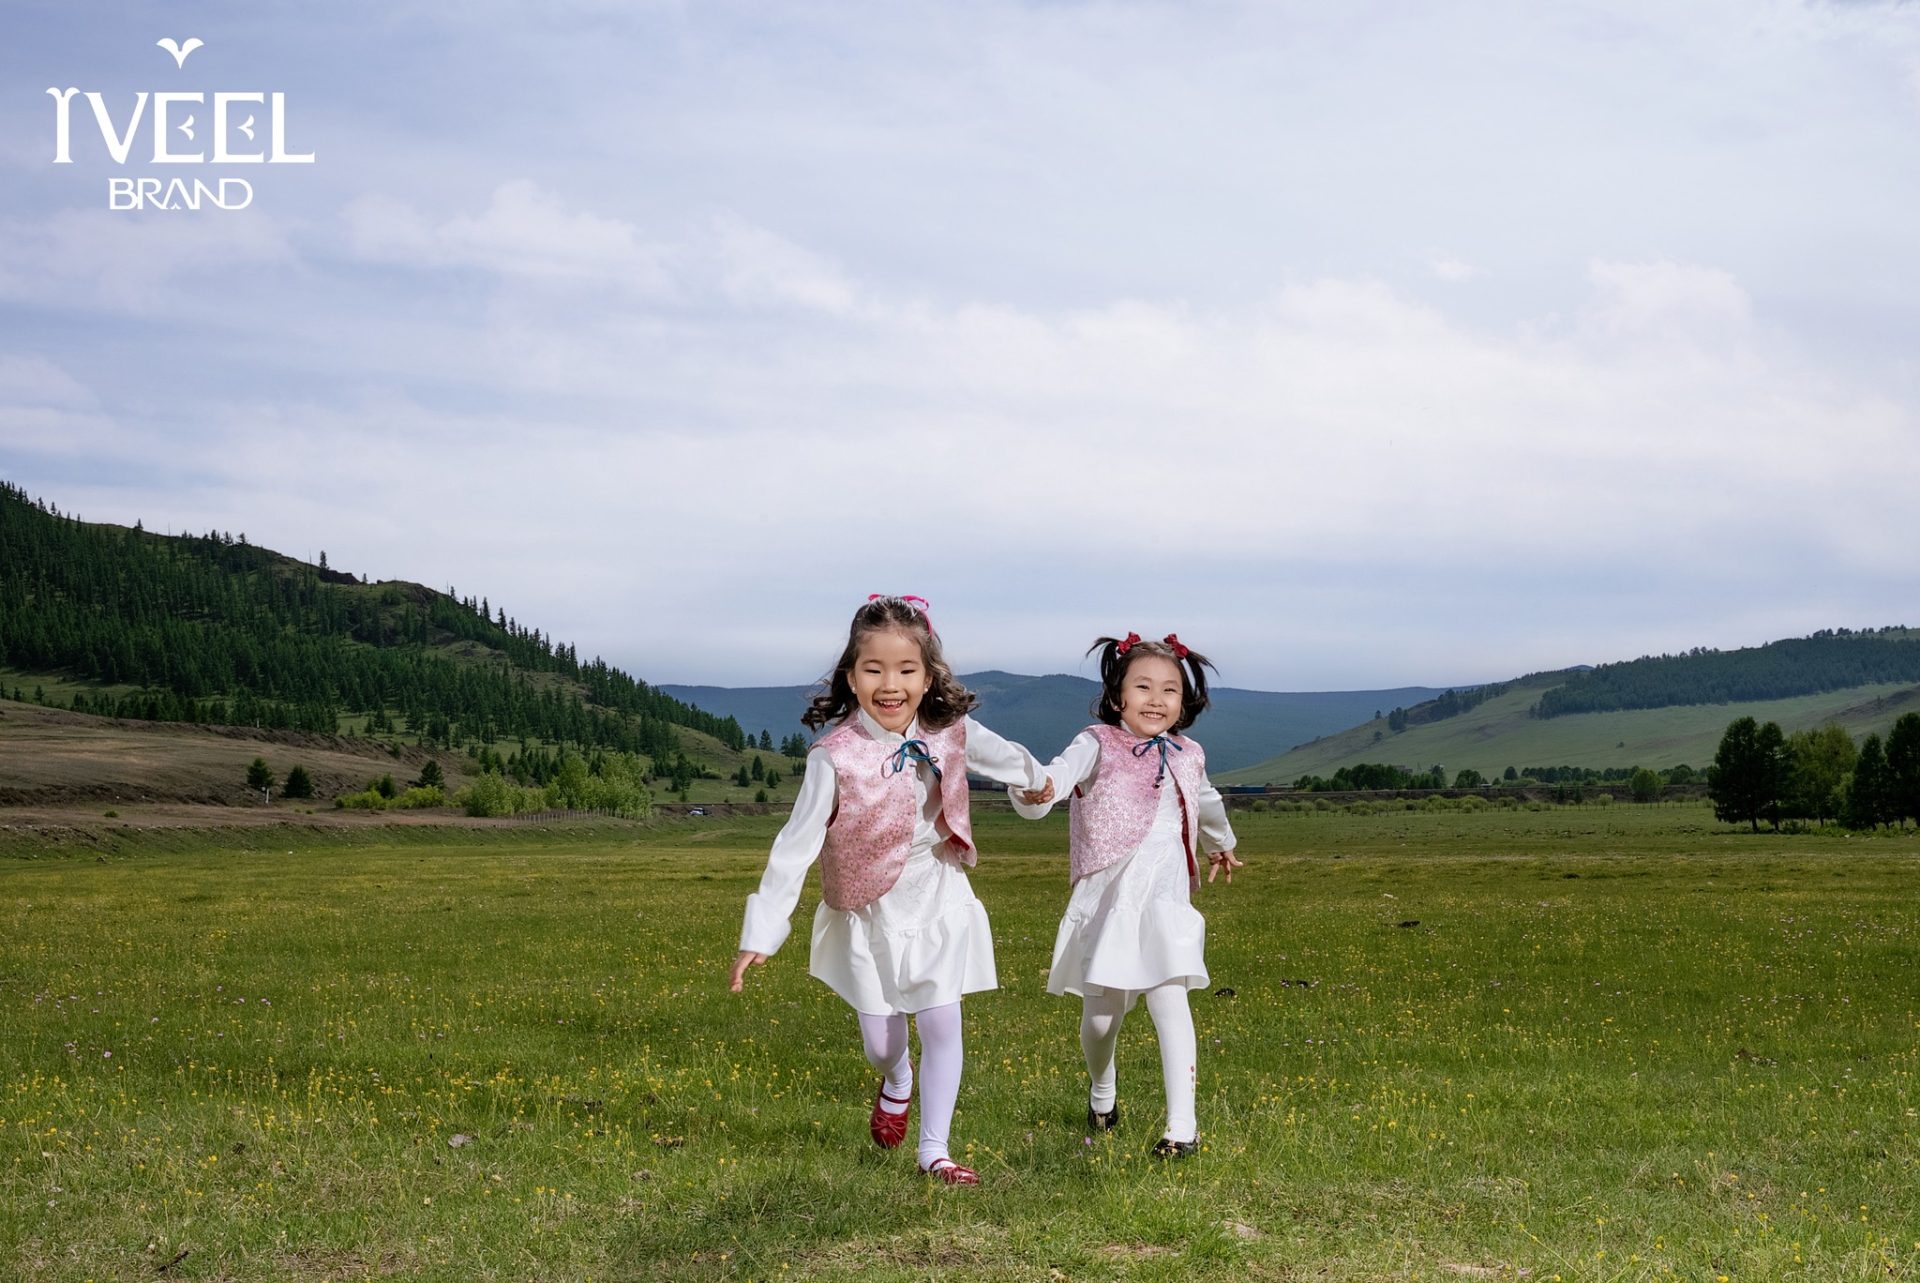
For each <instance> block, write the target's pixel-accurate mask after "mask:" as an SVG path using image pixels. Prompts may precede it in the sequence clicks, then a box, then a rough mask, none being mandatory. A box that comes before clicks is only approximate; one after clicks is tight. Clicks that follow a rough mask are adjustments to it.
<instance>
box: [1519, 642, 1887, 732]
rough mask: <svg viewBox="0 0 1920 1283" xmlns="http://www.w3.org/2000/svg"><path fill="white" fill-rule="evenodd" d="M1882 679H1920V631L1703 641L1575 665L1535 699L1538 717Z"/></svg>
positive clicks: (1805, 691) (1777, 695)
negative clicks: (1734, 646) (1725, 647)
mask: <svg viewBox="0 0 1920 1283" xmlns="http://www.w3.org/2000/svg"><path fill="white" fill-rule="evenodd" d="M1883 682H1920V633H1916V632H1915V631H1914V630H1913V629H1910V628H1879V629H1867V630H1863V631H1855V630H1853V629H1848V628H1839V629H1825V630H1822V631H1821V632H1817V633H1814V634H1813V635H1811V636H1809V637H1795V638H1788V639H1787V640H1784V641H1776V642H1769V643H1768V644H1766V645H1765V646H1755V647H1750V648H1746V649H1742V650H1729V651H1720V650H1711V649H1707V648H1705V647H1696V648H1694V649H1693V650H1690V651H1688V652H1686V653H1685V654H1683V655H1659V656H1642V657H1641V658H1639V659H1635V660H1628V661H1626V662H1623V663H1618V664H1602V665H1600V666H1599V667H1598V668H1593V669H1589V670H1587V671H1586V672H1581V673H1575V674H1573V675H1572V676H1570V677H1568V678H1567V680H1566V681H1565V682H1564V683H1562V684H1561V685H1559V686H1556V687H1554V688H1553V689H1552V690H1549V691H1546V692H1545V693H1543V694H1542V695H1541V696H1540V698H1539V699H1538V700H1537V701H1535V703H1534V705H1533V708H1532V710H1531V711H1532V713H1533V715H1534V716H1535V717H1561V716H1564V715H1566V714H1569V713H1600V712H1609V711H1613V710H1616V709H1625V708H1668V707H1671V706H1674V705H1681V704H1738V703H1746V702H1749V701H1753V700H1767V699H1788V698H1791V697H1793V696H1795V695H1817V694H1821V693H1823V692H1826V691H1835V690H1848V689H1850V688H1852V687H1855V686H1871V685H1875V684H1878V683H1883Z"/></svg>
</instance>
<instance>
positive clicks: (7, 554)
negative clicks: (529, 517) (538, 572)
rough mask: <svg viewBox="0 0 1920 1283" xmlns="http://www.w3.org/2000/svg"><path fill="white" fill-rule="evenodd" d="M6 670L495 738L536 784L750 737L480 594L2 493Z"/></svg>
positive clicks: (264, 721)
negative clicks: (565, 770) (593, 757)
mask: <svg viewBox="0 0 1920 1283" xmlns="http://www.w3.org/2000/svg"><path fill="white" fill-rule="evenodd" d="M0 671H4V672H6V673H7V676H8V681H9V682H10V685H11V686H12V688H13V689H10V690H9V691H8V692H7V693H8V694H14V693H15V691H16V690H17V691H18V692H19V695H18V696H17V697H27V696H28V694H29V692H31V691H33V690H34V689H35V688H36V687H40V686H45V685H51V686H54V687H55V688H56V689H60V690H64V691H66V692H67V694H66V695H65V698H64V699H63V700H62V701H61V705H62V706H63V707H67V708H71V709H73V710H74V711H78V712H85V713H93V714H99V715H103V716H108V717H117V718H133V719H140V720H146V721H170V722H187V723H200V724H209V725H223V724H224V725H236V726H250V727H258V728H262V729H270V730H271V729H281V730H296V731H308V732H313V733H320V734H335V733H339V732H351V733H355V734H362V735H385V736H388V737H390V738H400V737H404V738H405V739H406V740H407V741H408V742H412V743H422V744H427V745H437V746H439V747H441V748H443V749H448V748H454V747H463V746H477V745H485V746H488V751H489V752H490V753H491V752H492V751H494V750H493V746H494V745H496V744H497V745H498V746H499V750H498V751H499V752H501V753H503V754H504V753H507V752H517V751H519V750H524V751H525V755H526V756H527V758H528V759H529V761H530V762H531V766H530V767H529V768H526V769H531V770H532V772H533V774H534V775H536V776H540V775H541V774H542V772H543V771H544V770H545V769H546V764H547V763H549V762H550V761H551V760H552V757H551V750H552V749H555V748H559V747H563V746H573V747H576V748H578V749H580V750H582V751H584V752H589V753H591V752H595V751H607V752H616V753H618V752H630V753H637V754H641V755H643V756H645V757H646V758H647V759H648V760H649V761H650V762H651V763H653V764H654V766H655V767H656V770H660V769H662V768H663V767H664V768H665V769H666V770H667V771H668V772H669V773H671V774H672V775H673V776H674V777H675V779H676V783H679V782H680V781H681V780H683V779H684V778H690V777H692V776H695V775H698V774H700V773H701V771H702V770H703V769H704V768H705V767H706V766H708V765H709V764H713V765H721V766H724V765H726V764H727V763H726V759H727V758H730V757H734V756H737V754H738V752H739V751H740V750H741V749H742V748H743V747H744V745H745V737H744V736H743V734H742V732H741V730H740V727H739V724H738V723H737V722H735V721H734V720H733V719H732V718H728V717H716V716H714V715H712V714H709V713H706V712H703V711H702V710H700V709H698V708H694V707H692V706H691V705H688V704H685V703H683V702H681V701H679V700H676V699H674V698H672V697H671V696H669V695H666V694H664V693H663V692H661V691H659V690H657V689H656V688H654V687H651V686H649V685H647V684H646V683H645V682H642V681H639V680H637V679H635V678H633V677H631V676H629V675H628V674H626V673H624V672H622V671H620V670H619V669H617V668H614V667H612V666H610V665H608V664H607V663H605V662H604V661H603V660H600V659H594V660H591V661H586V662H582V661H581V660H580V658H579V656H578V653H577V652H576V651H575V649H574V648H573V647H572V646H571V645H568V644H566V643H560V642H556V641H555V640H554V639H553V638H551V637H548V636H546V635H544V634H543V633H542V632H541V631H540V630H539V629H536V628H528V627H524V626H522V625H521V624H519V623H518V622H517V621H515V620H512V619H509V618H508V617H507V614H506V612H505V611H504V610H500V611H498V612H495V611H493V609H492V608H491V606H490V604H489V603H488V602H487V600H486V599H485V598H484V597H483V598H481V599H479V600H477V601H476V600H474V599H473V598H464V599H463V598H460V597H459V596H457V595H456V594H455V593H454V592H453V591H452V590H449V591H447V592H437V591H435V590H433V589H430V588H425V587H422V586H421V585H419V584H414V583H406V582H402V581H383V582H380V583H372V584H369V583H365V582H362V581H361V580H360V579H358V578H356V577H355V576H353V575H351V574H347V573H344V572H342V571H339V570H336V569H333V568H330V567H329V566H327V564H326V561H325V555H324V554H322V558H321V563H320V564H319V565H310V564H308V563H306V562H302V561H298V560H295V559H293V558H291V557H286V556H283V555H281V554H280V553H277V552H273V551H271V550H269V549H265V548H260V547H257V546H254V545H251V544H249V543H248V542H247V540H246V537H245V536H244V535H241V536H239V537H238V538H235V537H234V536H232V535H231V534H225V533H221V532H217V531H216V532H209V533H207V534H205V535H177V536H161V535H156V534H153V533H151V532H149V531H146V530H143V529H142V528H141V527H140V526H139V525H137V524H136V525H135V526H133V527H132V528H128V527H124V526H115V525H105V524H95V523H88V522H83V521H80V520H78V519H76V518H74V517H72V516H71V515H63V514H61V513H60V512H59V511H58V509H57V508H54V507H52V506H50V505H48V504H46V503H45V502H36V501H34V500H32V499H30V498H29V497H28V496H27V494H26V493H25V492H24V491H22V490H20V489H19V488H18V487H15V486H11V485H7V484H5V483H0ZM713 756H720V757H721V758H722V760H721V761H720V762H718V763H710V759H711V758H712V757H713ZM519 773H520V774H525V769H523V770H521V771H520V772H519Z"/></svg>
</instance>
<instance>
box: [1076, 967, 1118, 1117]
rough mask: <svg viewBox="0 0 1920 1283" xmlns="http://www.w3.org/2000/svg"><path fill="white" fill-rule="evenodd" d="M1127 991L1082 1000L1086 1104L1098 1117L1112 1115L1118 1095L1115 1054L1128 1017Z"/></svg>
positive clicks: (1111, 992) (1115, 991)
mask: <svg viewBox="0 0 1920 1283" xmlns="http://www.w3.org/2000/svg"><path fill="white" fill-rule="evenodd" d="M1128 1005H1129V1004H1128V1002H1127V995H1126V993H1125V991H1124V990H1118V989H1103V990H1101V991H1100V993H1099V994H1098V995H1089V996H1087V997H1085V998H1082V999H1081V1000H1080V1051H1081V1053H1082V1054H1084V1055H1085V1056H1086V1058H1087V1083H1088V1091H1087V1103H1088V1104H1089V1105H1090V1106H1092V1108H1093V1110H1094V1112H1096V1113H1101V1114H1105V1113H1111V1112H1112V1110H1113V1102H1114V1099H1115V1097H1116V1096H1117V1095H1118V1094H1119V1090H1120V1089H1119V1087H1118V1085H1117V1084H1116V1083H1115V1082H1114V1072H1113V1071H1114V1053H1115V1052H1116V1051H1118V1050H1119V1047H1120V1022H1121V1021H1122V1020H1125V1019H1126V1016H1127V1007H1128Z"/></svg>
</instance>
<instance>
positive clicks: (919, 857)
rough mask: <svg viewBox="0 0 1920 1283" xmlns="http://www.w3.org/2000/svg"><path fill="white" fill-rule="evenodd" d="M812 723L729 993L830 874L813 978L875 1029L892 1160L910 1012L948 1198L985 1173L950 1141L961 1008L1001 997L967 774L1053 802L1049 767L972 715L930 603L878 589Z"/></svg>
mask: <svg viewBox="0 0 1920 1283" xmlns="http://www.w3.org/2000/svg"><path fill="white" fill-rule="evenodd" d="M823 684H824V685H825V686H826V687H827V690H826V693H825V694H823V695H821V696H819V697H817V698H816V699H814V701H813V703H812V706H811V707H809V708H808V710H807V712H806V714H805V715H804V716H803V717H802V718H801V720H802V721H803V722H805V723H806V724H807V725H808V726H809V727H812V728H813V729H815V730H819V729H821V728H822V727H830V729H828V730H827V731H826V733H825V734H824V735H822V736H821V737H820V738H819V739H818V740H817V741H815V743H814V745H813V748H812V750H811V751H810V752H808V754H807V768H806V775H805V777H804V778H803V780H802V782H801V785H800V792H799V795H798V796H797V797H795V799H794V803H793V814H792V816H791V817H790V818H789V819H788V820H787V823H786V826H785V827H784V828H782V829H781V830H780V834H779V836H778V837H776V838H774V840H773V851H772V854H771V855H769V856H768V858H767V869H766V872H765V873H764V874H763V875H762V876H761V878H760V889H759V890H758V891H756V892H755V893H754V894H752V895H750V896H748V897H747V914H746V923H745V925H744V926H743V927H742V928H741V932H740V952H739V954H738V955H737V956H736V957H735V959H734V964H733V975H732V978H731V987H732V989H733V991H734V992H735V993H738V992H740V989H741V986H742V984H743V983H744V981H745V978H746V974H747V968H748V967H750V966H759V965H762V964H764V963H765V962H766V960H767V959H768V957H770V956H771V955H772V954H773V953H775V952H776V951H777V950H778V949H779V948H780V946H781V944H783V943H784V942H785V941H786V938H787V934H788V932H789V930H790V929H791V924H790V923H789V919H790V918H791V917H792V916H793V909H794V906H795V904H797V903H798V902H799V899H800V887H801V884H802V883H803V882H805V880H806V876H807V869H808V868H809V867H811V866H812V864H813V862H814V861H815V860H816V859H817V860H819V862H820V881H821V903H820V907H819V909H818V910H816V911H815V913H814V916H813V939H812V948H811V952H810V958H809V963H808V967H807V970H808V973H809V974H811V975H813V976H814V977H815V978H817V979H819V980H822V981H824V982H825V983H826V985H827V987H828V988H830V989H832V990H833V991H834V992H835V993H837V994H839V995H840V997H842V998H843V999H845V1000H846V1002H847V1004H848V1005H849V1006H851V1007H852V1008H853V1009H854V1011H855V1013H856V1014H857V1015H858V1016H859V1020H860V1037H861V1041H862V1042H863V1043H864V1044H865V1047H866V1053H867V1060H868V1062H869V1063H870V1064H872V1065H873V1067H874V1068H875V1069H876V1070H878V1071H879V1073H880V1075H881V1078H880V1089H879V1093H878V1095H877V1096H876V1097H875V1099H874V1102H873V1109H872V1112H871V1113H870V1115H869V1117H868V1121H867V1130H868V1133H869V1134H870V1135H871V1136H872V1137H873V1140H874V1143H875V1144H877V1145H879V1146H880V1147H881V1148H883V1149H892V1148H893V1147H895V1146H897V1145H898V1144H900V1142H901V1141H902V1140H904V1139H905V1138H906V1134H907V1116H908V1111H909V1110H910V1109H911V1107H912V1101H913V1085H914V1070H913V1063H912V1060H911V1059H910V1057H909V1056H908V1052H907V1017H908V1016H912V1017H913V1023H914V1026H915V1027H916V1028H917V1029H918V1031H919V1034H920V1074H919V1080H920V1142H919V1147H918V1149H919V1165H920V1170H921V1171H923V1172H926V1173H927V1174H928V1175H930V1176H932V1177H934V1178H936V1179H938V1180H940V1181H941V1182H943V1183H945V1184H948V1185H976V1184H978V1183H979V1179H980V1178H979V1176H978V1175H977V1174H976V1173H975V1172H974V1171H973V1170H972V1169H971V1168H968V1167H963V1166H961V1165H960V1164H959V1163H956V1162H954V1161H953V1157H952V1155H951V1154H950V1153H949V1152H948V1143H947V1142H948V1132H949V1130H950V1128H951V1125H952V1122H953V1109H954V1103H955V1101H956V1100H957V1098H958V1096H959V1093H960V1073H961V1066H962V1062H963V1047H962V1041H961V1024H960V998H961V995H962V994H968V993H977V992H979V991H980V990H983V989H992V988H995V987H996V986H997V984H998V979H997V977H996V975H995V973H994V964H993V935H992V932H991V930H990V928H989V927H988V925H987V912H986V909H985V908H983V907H982V906H981V904H980V901H979V900H978V899H976V898H975V897H974V894H973V888H972V886H971V885H969V884H968V881H967V874H966V869H967V868H968V867H969V866H971V865H972V864H973V863H974V850H973V828H972V824H971V821H970V818H969V814H968V810H967V773H968V772H969V771H972V772H974V773H975V774H978V775H984V776H986V777H987V778H989V779H993V780H999V781H1000V782H1002V783H1004V784H1009V785H1014V786H1017V787H1018V788H1020V789H1021V790H1022V792H1023V794H1024V795H1025V796H1027V797H1030V798H1038V799H1041V804H1043V805H1044V802H1045V800H1049V799H1051V798H1052V796H1053V787H1052V785H1051V783H1049V781H1048V779H1047V775H1046V772H1045V771H1044V770H1043V769H1042V768H1041V766H1040V763H1039V762H1038V761H1037V760H1036V759H1035V758H1034V756H1033V754H1031V753H1029V752H1028V751H1027V750H1026V749H1024V748H1022V747H1020V746H1019V745H1018V744H1014V743H1012V742H1010V741H1008V740H1005V739H1002V738H1001V737H1000V736H998V735H995V734H994V733H993V732H992V731H990V730H988V729H987V728H986V727H984V726H982V725H980V724H979V723H978V722H976V721H974V720H973V719H972V718H971V717H968V716H967V712H968V710H970V709H971V708H972V707H973V706H974V697H973V695H972V694H971V693H970V692H969V691H968V690H967V689H966V687H964V686H962V685H961V684H960V682H959V681H958V680H957V679H956V678H955V677H954V675H953V670H952V669H950V668H949V667H948V666H947V662H946V660H945V658H943V657H942V655H941V653H940V639H939V637H938V635H937V634H935V632H934V631H933V625H932V623H931V622H930V621H929V619H928V617H927V603H926V602H925V601H924V600H923V599H921V598H919V597H883V596H880V595H879V594H875V595H874V596H873V597H871V598H869V599H868V601H867V604H866V605H864V606H862V607H861V608H860V609H859V611H858V612H856V613H855V614H854V617H853V626H852V627H851V628H850V629H849V630H848V634H847V645H846V648H845V649H844V650H843V651H842V652H841V654H840V660H839V662H838V663H837V664H835V665H834V669H833V672H832V674H831V675H829V676H828V677H827V679H826V680H825V682H824V683H823Z"/></svg>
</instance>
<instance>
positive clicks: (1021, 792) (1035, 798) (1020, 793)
mask: <svg viewBox="0 0 1920 1283" xmlns="http://www.w3.org/2000/svg"><path fill="white" fill-rule="evenodd" d="M1014 794H1015V796H1017V797H1018V798H1019V799H1020V805H1022V806H1045V805H1046V804H1047V803H1048V802H1051V801H1053V777H1052V776H1048V777H1047V786H1046V787H1045V788H1043V789H1015V790H1014Z"/></svg>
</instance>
